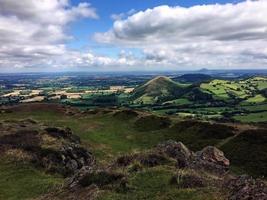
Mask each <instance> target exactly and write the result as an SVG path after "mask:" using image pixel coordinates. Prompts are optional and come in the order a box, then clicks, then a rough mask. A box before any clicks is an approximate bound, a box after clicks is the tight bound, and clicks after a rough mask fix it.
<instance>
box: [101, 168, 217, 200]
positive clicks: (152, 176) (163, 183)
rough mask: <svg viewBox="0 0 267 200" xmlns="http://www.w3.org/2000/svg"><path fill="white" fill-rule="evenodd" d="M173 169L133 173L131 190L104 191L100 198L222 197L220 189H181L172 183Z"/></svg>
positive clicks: (207, 199) (205, 199) (166, 199)
mask: <svg viewBox="0 0 267 200" xmlns="http://www.w3.org/2000/svg"><path fill="white" fill-rule="evenodd" d="M172 175H173V170H171V171H169V170H168V169H164V168H162V167H160V168H153V169H145V170H144V171H142V172H139V173H137V174H136V175H133V176H132V177H130V179H129V187H130V190H129V191H126V192H116V191H105V192H102V193H101V195H100V196H99V198H98V200H121V199H125V200H136V199H138V200H145V199H156V200H174V199H180V200H189V199H190V200H192V199H194V200H214V199H218V200H219V199H221V196H217V195H218V191H215V190H214V189H213V188H201V189H180V188H178V187H177V186H173V185H171V184H170V183H169V182H170V179H171V177H172Z"/></svg>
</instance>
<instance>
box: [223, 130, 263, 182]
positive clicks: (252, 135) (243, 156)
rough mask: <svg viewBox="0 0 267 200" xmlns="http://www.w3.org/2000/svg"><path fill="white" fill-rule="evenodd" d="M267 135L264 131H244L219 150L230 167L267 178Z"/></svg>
mask: <svg viewBox="0 0 267 200" xmlns="http://www.w3.org/2000/svg"><path fill="white" fill-rule="evenodd" d="M266 142H267V134H266V131H265V130H257V131H256V130H254V131H253V130H250V131H245V132H243V133H242V134H240V135H238V136H237V137H235V138H233V139H232V140H230V141H229V142H228V143H226V144H224V145H223V146H222V147H221V148H222V150H223V151H224V152H225V155H226V157H229V158H231V163H232V167H234V168H236V169H237V168H238V169H239V170H242V171H245V172H246V173H249V174H253V175H256V176H265V177H266V176H267V166H266V163H267V146H266Z"/></svg>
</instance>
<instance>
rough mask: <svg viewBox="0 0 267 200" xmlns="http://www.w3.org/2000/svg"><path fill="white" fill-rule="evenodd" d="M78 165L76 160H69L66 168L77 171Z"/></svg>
mask: <svg viewBox="0 0 267 200" xmlns="http://www.w3.org/2000/svg"><path fill="white" fill-rule="evenodd" d="M78 167H79V166H78V163H77V161H76V160H69V161H68V162H67V164H66V168H67V169H68V170H70V171H76V170H77V169H78Z"/></svg>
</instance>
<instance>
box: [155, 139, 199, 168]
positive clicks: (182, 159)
mask: <svg viewBox="0 0 267 200" xmlns="http://www.w3.org/2000/svg"><path fill="white" fill-rule="evenodd" d="M157 150H158V151H160V152H162V153H165V154H166V155H167V156H169V157H171V158H174V159H176V160H177V166H178V167H179V168H184V167H186V166H188V164H189V162H190V160H191V158H192V157H193V156H194V153H193V152H192V151H190V150H189V149H188V148H187V147H186V146H185V145H184V144H183V143H181V142H176V141H173V140H169V141H167V142H164V143H161V144H159V145H158V146H157Z"/></svg>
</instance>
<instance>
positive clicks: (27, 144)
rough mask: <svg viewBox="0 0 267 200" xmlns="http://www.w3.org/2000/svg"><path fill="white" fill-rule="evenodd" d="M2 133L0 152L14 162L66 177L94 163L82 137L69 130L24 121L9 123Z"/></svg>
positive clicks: (2, 127) (2, 129)
mask: <svg viewBox="0 0 267 200" xmlns="http://www.w3.org/2000/svg"><path fill="white" fill-rule="evenodd" d="M0 132H1V134H0V149H1V150H2V154H5V155H6V156H8V157H9V158H10V159H11V160H12V159H13V160H16V161H23V162H25V161H27V162H31V163H33V164H34V165H37V166H39V167H43V168H44V169H45V170H46V171H48V172H53V173H60V174H62V175H64V176H70V175H72V174H74V173H75V172H76V171H78V170H79V169H81V168H82V167H84V166H92V165H94V163H95V159H94V157H93V155H92V153H91V152H90V151H88V150H86V149H85V148H83V147H82V146H81V145H80V139H79V137H78V136H75V135H74V134H73V133H72V131H71V129H70V128H65V129H61V128H56V127H46V126H44V125H42V124H38V123H37V122H35V121H32V120H23V121H6V122H5V124H2V125H1V127H0ZM14 152H19V153H14ZM26 155H27V156H26ZM26 158H27V160H26Z"/></svg>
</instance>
